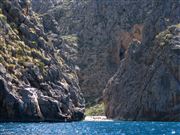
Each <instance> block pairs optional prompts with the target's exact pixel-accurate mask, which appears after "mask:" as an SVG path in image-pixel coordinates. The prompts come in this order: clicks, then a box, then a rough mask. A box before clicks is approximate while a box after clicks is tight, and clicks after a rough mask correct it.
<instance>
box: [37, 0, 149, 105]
mask: <svg viewBox="0 0 180 135" xmlns="http://www.w3.org/2000/svg"><path fill="white" fill-rule="evenodd" d="M34 1H35V0H34ZM152 3H153V1H148V0H143V1H142V0H137V1H131V0H128V1H124V0H123V1H117V0H111V1H109V0H108V1H107V0H103V1H101V0H87V1H83V0H74V1H71V2H67V1H65V2H63V3H61V4H59V5H56V8H52V9H50V10H48V11H47V12H46V13H45V14H43V16H42V18H43V23H44V27H45V32H54V33H57V34H58V35H68V36H72V35H73V37H74V36H75V37H77V48H78V49H77V53H76V54H74V56H76V59H74V60H75V61H74V63H75V64H76V65H77V66H78V67H79V70H78V77H79V79H80V87H81V89H82V91H83V93H84V96H85V99H86V102H87V103H90V104H91V103H95V102H96V99H99V98H101V96H102V91H103V89H104V88H105V85H106V83H107V81H108V80H109V78H110V77H111V76H112V75H113V74H114V73H115V72H116V71H117V68H118V66H119V64H120V61H121V60H122V59H123V58H124V55H125V52H126V50H127V48H128V45H129V43H130V42H132V40H133V39H136V40H138V41H141V40H142V30H143V27H144V26H143V22H144V20H145V19H146V18H147V16H148V15H149V14H150V12H151V9H152ZM39 4H41V2H40V3H39Z"/></svg>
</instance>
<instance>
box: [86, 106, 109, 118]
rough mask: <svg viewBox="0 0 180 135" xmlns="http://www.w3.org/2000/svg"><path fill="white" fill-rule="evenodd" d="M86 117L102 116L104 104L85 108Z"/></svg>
mask: <svg viewBox="0 0 180 135" xmlns="http://www.w3.org/2000/svg"><path fill="white" fill-rule="evenodd" d="M85 115H86V116H104V115H105V114H104V103H99V104H96V105H94V106H91V107H88V108H86V112H85Z"/></svg>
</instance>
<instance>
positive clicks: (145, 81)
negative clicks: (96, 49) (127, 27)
mask: <svg viewBox="0 0 180 135" xmlns="http://www.w3.org/2000/svg"><path fill="white" fill-rule="evenodd" d="M152 9H153V10H152V13H151V14H150V15H149V17H148V18H147V19H146V21H145V23H144V30H143V38H142V43H140V42H137V41H134V42H132V43H131V45H130V47H129V49H128V52H127V54H126V56H125V59H124V60H123V61H121V63H120V67H119V69H118V72H117V73H116V74H115V75H114V76H113V77H112V78H111V79H110V80H109V82H108V84H107V86H106V89H105V90H104V100H105V112H106V115H107V116H108V118H113V119H121V120H159V121H180V100H179V99H180V97H179V95H180V25H179V24H178V23H180V15H179V13H180V1H176V0H174V1H171V0H166V2H165V1H164V0H160V1H155V2H154V3H153V8H152ZM173 24H178V25H175V26H171V25H173ZM169 26H171V27H169ZM168 27H169V28H168ZM167 28H168V29H167Z"/></svg>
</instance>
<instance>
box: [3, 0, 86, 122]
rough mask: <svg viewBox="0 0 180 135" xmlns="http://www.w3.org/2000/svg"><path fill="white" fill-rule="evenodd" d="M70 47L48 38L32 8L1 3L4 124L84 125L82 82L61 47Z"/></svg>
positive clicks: (10, 1) (9, 1)
mask: <svg viewBox="0 0 180 135" xmlns="http://www.w3.org/2000/svg"><path fill="white" fill-rule="evenodd" d="M56 39H57V40H56ZM52 40H53V41H54V40H56V41H57V42H55V43H56V44H55V43H54V42H52ZM60 41H61V42H60ZM65 43H67V42H66V39H62V38H61V40H58V38H57V37H56V36H54V37H53V35H52V36H51V37H48V36H47V35H46V34H45V33H44V30H43V26H42V24H41V19H40V18H39V17H38V14H35V13H33V12H32V10H31V7H30V3H23V1H21V3H20V2H18V1H16V0H3V1H2V0H1V1H0V121H72V120H81V119H83V117H84V99H83V97H82V93H81V91H80V87H79V82H78V77H77V75H76V72H75V70H74V69H73V68H72V67H71V63H66V60H65V59H63V58H62V54H61V51H60V49H59V48H57V47H56V45H57V44H58V45H59V46H61V44H62V46H64V44H65ZM65 51H67V53H68V50H65ZM64 53H65V52H64Z"/></svg>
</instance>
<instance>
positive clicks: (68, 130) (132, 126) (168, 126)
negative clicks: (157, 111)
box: [0, 122, 180, 135]
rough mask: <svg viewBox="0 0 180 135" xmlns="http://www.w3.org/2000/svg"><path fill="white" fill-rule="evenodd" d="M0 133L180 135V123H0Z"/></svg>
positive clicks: (4, 134)
mask: <svg viewBox="0 0 180 135" xmlns="http://www.w3.org/2000/svg"><path fill="white" fill-rule="evenodd" d="M0 135H180V123H169V122H165V123H161V122H73V123H0Z"/></svg>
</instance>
